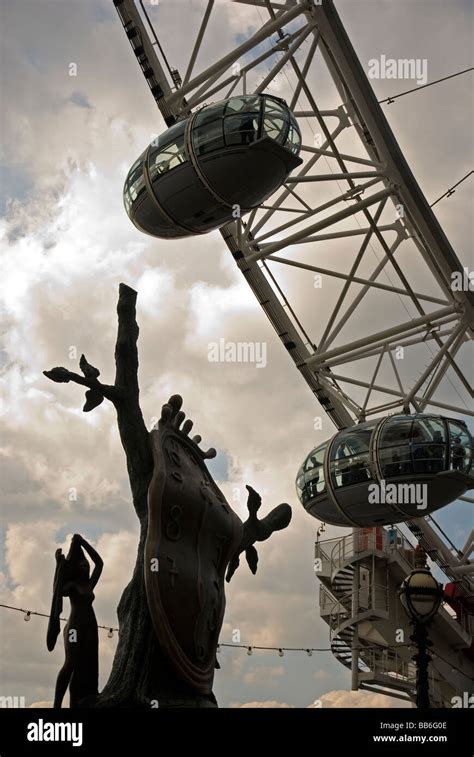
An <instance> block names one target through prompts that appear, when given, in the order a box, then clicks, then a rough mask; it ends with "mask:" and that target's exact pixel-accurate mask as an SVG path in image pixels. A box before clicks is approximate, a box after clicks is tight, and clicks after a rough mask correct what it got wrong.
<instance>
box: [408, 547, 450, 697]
mask: <svg viewBox="0 0 474 757" xmlns="http://www.w3.org/2000/svg"><path fill="white" fill-rule="evenodd" d="M398 594H399V596H400V600H401V603H402V605H403V607H404V608H405V610H406V612H407V614H408V616H409V618H410V620H411V622H412V624H413V626H414V632H413V635H412V636H410V641H413V642H414V643H415V644H416V646H417V650H418V651H417V653H416V654H415V655H414V656H413V658H412V659H413V661H414V662H415V663H416V706H417V707H418V708H419V709H428V708H429V706H430V699H429V685H428V663H429V662H430V661H431V657H430V655H429V654H428V652H427V649H428V648H429V647H432V646H433V643H432V642H431V641H430V640H429V639H428V626H429V624H430V621H431V620H432V618H433V617H434V616H435V615H436V613H437V612H438V610H439V606H440V604H441V599H442V597H443V587H442V585H441V584H439V583H438V582H437V580H436V579H435V578H434V577H433V576H432V575H431V573H430V571H429V568H428V567H427V565H426V553H425V551H424V550H422V549H421V548H420V547H417V549H416V551H415V568H414V570H412V572H411V573H410V574H409V575H408V576H407V577H406V578H405V580H404V582H403V583H402V585H401V586H400V588H399V590H398Z"/></svg>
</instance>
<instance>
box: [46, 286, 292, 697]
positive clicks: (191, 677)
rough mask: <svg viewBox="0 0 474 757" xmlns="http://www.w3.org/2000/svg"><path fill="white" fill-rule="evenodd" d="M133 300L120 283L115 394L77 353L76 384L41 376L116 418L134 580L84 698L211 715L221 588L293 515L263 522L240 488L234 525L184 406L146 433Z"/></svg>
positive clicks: (58, 371) (59, 374)
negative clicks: (74, 388)
mask: <svg viewBox="0 0 474 757" xmlns="http://www.w3.org/2000/svg"><path fill="white" fill-rule="evenodd" d="M136 296H137V295H136V292H134V291H133V289H130V287H127V286H125V285H124V284H121V285H120V296H119V303H118V307H117V312H118V320H119V325H118V335H117V342H116V348H115V362H116V376H115V382H114V384H112V385H107V384H103V383H102V382H100V381H99V378H98V377H99V375H100V372H99V370H98V369H97V368H95V367H94V366H92V365H90V364H89V363H88V362H87V360H86V359H85V357H84V356H81V360H80V363H79V366H80V368H81V370H82V373H83V376H81V375H80V374H76V373H73V372H71V371H69V370H68V369H66V368H62V367H58V368H53V369H52V370H51V371H45V372H44V373H45V375H46V376H47V377H48V378H49V379H51V380H52V381H56V382H60V383H67V382H69V381H72V382H74V383H77V384H80V385H82V386H85V387H86V388H87V391H86V402H85V405H84V407H83V410H84V412H89V411H90V410H93V409H94V408H95V407H97V406H98V405H100V404H101V403H102V402H103V400H104V398H105V399H108V400H109V401H111V402H112V403H113V404H114V406H115V409H116V412H117V423H118V427H119V432H120V438H121V441H122V445H123V448H124V450H125V454H126V459H127V469H128V474H129V479H130V486H131V490H132V496H133V504H134V507H135V510H136V513H137V516H138V518H139V520H140V526H141V530H140V541H139V546H138V554H137V562H136V566H135V570H134V573H133V576H132V579H131V581H130V583H129V584H128V586H127V587H126V588H125V590H124V592H123V595H122V598H121V600H120V603H119V606H118V609H117V614H118V618H119V627H120V631H119V642H118V646H117V650H116V653H115V658H114V663H113V666H112V672H111V674H110V677H109V680H108V682H107V684H106V686H105V688H104V690H103V691H102V692H101V693H100V694H99V695H97V696H95V697H88V698H87V699H86V700H83V702H82V704H81V706H92V707H147V706H148V707H149V706H150V705H151V706H155V707H156V706H159V707H215V706H217V703H216V700H215V697H214V694H213V692H212V683H213V677H214V669H215V667H218V664H217V661H216V649H217V642H218V638H219V632H220V629H221V626H222V620H223V616H224V608H225V594H224V577H225V575H226V570H227V576H226V578H227V580H228V581H229V580H230V578H231V576H232V575H233V573H234V571H235V570H236V568H237V566H238V564H239V557H238V556H239V554H240V553H241V552H242V551H245V553H246V556H247V561H248V563H249V566H250V568H251V570H252V572H253V573H255V571H256V567H257V554H256V550H255V547H254V546H253V544H254V542H255V541H263V540H264V539H267V538H268V537H269V536H270V535H271V533H273V532H274V531H276V530H279V529H282V528H285V526H287V525H288V523H289V522H290V519H291V508H290V506H289V505H287V504H282V505H279V506H278V507H277V508H275V509H274V510H273V511H272V512H271V513H270V514H269V515H268V516H267V517H266V518H264V519H262V520H261V521H259V520H258V518H257V510H258V508H259V506H260V498H259V495H258V494H257V493H256V492H254V490H252V489H250V487H247V488H248V490H249V503H248V507H249V518H248V520H247V521H246V523H245V524H242V522H241V520H240V518H238V516H237V515H236V514H235V513H234V512H233V511H232V509H231V507H230V505H229V504H228V502H227V501H226V500H225V497H224V495H223V494H222V492H221V491H220V490H219V488H218V487H217V485H216V483H215V482H214V480H213V478H212V476H211V474H210V472H209V470H208V469H207V467H206V464H205V460H206V459H209V458H211V457H214V456H215V454H216V452H215V450H213V449H210V450H208V451H207V452H204V451H203V450H201V449H200V447H199V443H200V441H201V437H199V436H194V437H193V438H192V439H191V438H189V432H190V430H191V428H192V422H191V421H190V420H185V414H184V412H183V411H182V410H181V405H182V399H181V397H180V396H179V395H173V396H172V397H171V398H170V399H169V401H168V402H167V403H166V404H165V405H163V408H162V411H161V418H160V421H159V422H158V424H157V426H156V427H155V428H154V429H153V430H152V431H151V432H148V430H147V429H146V426H145V423H144V421H143V416H142V412H141V408H140V405H139V401H138V398H139V388H138V376H137V373H138V352H137V346H136V343H137V339H138V325H137V323H136V318H135V302H136Z"/></svg>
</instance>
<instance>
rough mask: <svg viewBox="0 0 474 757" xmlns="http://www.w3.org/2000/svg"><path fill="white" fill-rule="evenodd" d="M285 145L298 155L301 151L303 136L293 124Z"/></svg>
mask: <svg viewBox="0 0 474 757" xmlns="http://www.w3.org/2000/svg"><path fill="white" fill-rule="evenodd" d="M285 147H286V148H287V149H288V150H290V151H291V152H292V153H294V154H295V155H297V154H298V153H299V151H300V147H301V136H300V133H299V131H297V129H295V127H294V126H293V125H291V126H290V129H289V132H288V137H287V140H286V143H285Z"/></svg>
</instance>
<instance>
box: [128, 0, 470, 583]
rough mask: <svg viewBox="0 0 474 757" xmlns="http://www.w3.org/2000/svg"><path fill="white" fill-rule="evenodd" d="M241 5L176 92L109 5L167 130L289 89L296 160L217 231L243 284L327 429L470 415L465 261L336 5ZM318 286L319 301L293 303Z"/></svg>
mask: <svg viewBox="0 0 474 757" xmlns="http://www.w3.org/2000/svg"><path fill="white" fill-rule="evenodd" d="M235 1H236V5H240V6H242V5H248V6H253V9H254V12H255V14H256V15H255V25H254V27H253V32H252V34H251V36H249V38H248V39H246V40H245V41H244V42H242V43H241V44H239V45H238V46H236V47H235V48H234V49H232V50H231V51H230V52H228V53H227V54H224V55H223V56H222V57H221V58H220V59H219V60H217V61H216V62H214V63H213V64H212V65H210V66H208V67H207V68H205V69H204V70H202V71H201V72H200V73H195V70H196V63H197V61H198V59H199V53H200V51H202V50H203V49H204V47H205V46H206V44H207V46H208V49H209V45H211V46H212V45H213V44H214V43H213V41H212V33H211V31H210V30H211V27H212V20H213V14H215V13H216V12H217V8H216V7H215V4H214V0H208V2H207V6H206V5H205V4H203V17H202V23H201V26H200V28H199V30H198V32H197V36H196V41H195V44H194V46H193V48H192V50H191V52H190V55H189V59H188V61H187V64H186V65H185V67H184V68H183V70H184V71H185V73H184V77H183V79H182V80H181V78H180V76H179V74H178V73H177V71H171V77H170V78H171V81H169V79H168V78H167V76H166V74H165V72H164V68H163V65H162V62H161V59H160V57H159V56H158V55H157V52H156V48H157V46H158V43H157V40H156V37H155V40H156V42H152V41H151V38H150V35H149V33H148V31H147V28H146V23H145V21H146V20H147V19H143V18H142V17H141V16H140V14H139V12H138V10H137V8H136V7H135V3H134V0H114V4H115V5H116V7H117V10H118V12H119V15H120V18H121V20H122V23H123V25H124V27H125V30H126V32H127V36H128V37H129V40H130V43H131V45H132V48H133V50H134V52H135V55H136V56H137V59H138V62H139V64H140V67H141V69H142V71H143V73H144V75H145V78H146V79H147V81H148V84H149V86H150V89H151V91H152V94H153V96H154V98H155V100H156V103H157V105H158V107H159V109H160V111H161V113H162V115H163V117H164V119H165V122H166V123H167V124H168V125H171V124H172V123H173V122H174V121H175V120H176V119H180V118H183V117H185V116H186V115H188V114H189V113H190V112H192V111H193V110H194V109H196V108H199V107H202V106H203V105H204V104H209V103H210V102H213V101H217V100H219V99H223V98H226V97H229V96H230V95H236V94H240V93H243V94H248V93H252V92H262V91H264V90H265V91H270V92H272V91H274V90H272V87H273V86H275V83H276V82H278V80H280V84H279V87H280V89H277V91H276V92H275V94H279V91H280V90H281V80H282V79H284V82H283V88H284V92H283V94H284V96H285V99H286V100H287V102H288V103H289V105H290V107H291V109H292V110H293V112H294V114H295V116H296V117H297V118H298V121H299V124H300V126H301V131H302V134H303V146H302V152H301V157H303V158H304V163H303V164H302V166H301V167H300V168H299V170H298V173H295V174H294V175H292V176H291V177H290V178H289V179H288V180H287V182H286V183H285V185H284V186H283V187H282V188H281V189H280V190H279V191H278V192H276V193H275V195H274V196H273V197H271V198H270V200H269V201H267V203H266V204H264V205H262V206H260V207H259V208H255V209H254V210H252V211H251V212H250V214H249V215H248V216H246V217H245V218H242V219H237V220H236V221H235V222H232V223H229V224H227V225H226V226H224V227H223V228H222V229H221V234H222V236H223V239H224V241H225V243H226V244H227V246H228V248H229V250H230V252H231V253H232V255H233V257H234V259H235V261H236V264H237V266H238V268H239V269H240V271H241V272H242V275H243V276H244V278H245V279H246V281H247V282H248V284H249V286H250V288H251V289H252V291H253V292H254V294H255V296H256V298H257V299H258V301H259V303H260V305H261V307H262V309H263V310H264V312H265V313H266V315H267V317H268V319H269V320H270V322H271V323H272V325H273V327H274V329H275V330H276V332H277V334H278V336H279V338H280V340H281V341H282V342H283V345H284V346H285V348H286V350H287V351H288V354H289V355H290V357H291V359H292V360H293V362H294V363H295V365H296V367H297V369H298V371H299V372H300V373H301V375H302V377H303V378H304V380H305V381H306V383H307V384H308V385H309V387H310V388H311V391H312V392H313V393H314V395H315V396H316V398H317V399H318V401H319V403H320V404H321V406H322V407H323V409H324V410H325V412H326V413H327V415H328V416H329V417H330V418H331V420H332V421H333V422H334V424H335V425H336V427H337V428H339V429H341V428H345V427H347V426H350V425H353V424H354V423H357V422H361V421H363V420H365V419H366V418H368V417H370V416H373V415H377V416H378V415H383V414H388V413H394V412H403V411H404V412H411V411H413V410H415V411H427V410H429V409H434V411H438V410H439V411H448V412H449V413H455V414H460V415H461V416H468V415H469V416H472V415H474V411H473V409H472V398H473V396H474V392H473V389H472V386H471V382H470V380H469V378H470V377H469V376H468V375H466V372H469V371H470V370H471V369H470V366H471V362H470V360H469V354H468V352H467V351H468V349H469V345H470V343H471V340H472V336H473V330H474V293H473V292H472V291H470V290H469V287H468V286H466V287H465V288H464V289H457V288H456V287H454V286H453V274H454V275H459V274H462V272H463V268H462V265H461V263H460V261H459V259H458V257H457V256H456V254H455V252H454V250H453V249H452V247H451V245H450V243H449V241H448V240H447V238H446V236H445V234H444V232H443V231H442V229H441V227H440V225H439V223H438V221H437V219H436V217H435V215H434V213H433V211H432V210H431V208H430V206H429V205H428V203H427V201H426V199H425V197H424V195H423V193H422V191H421V189H420V187H419V186H418V184H417V182H416V180H415V178H414V177H413V174H412V173H411V171H410V168H409V167H408V165H407V163H406V160H405V158H404V156H403V153H402V151H401V150H400V148H399V146H398V144H397V142H396V140H395V137H394V135H393V133H392V131H391V129H390V127H389V125H388V122H387V120H386V118H385V116H384V113H383V112H382V109H381V107H380V105H379V104H378V102H377V100H376V97H375V95H374V92H373V91H372V88H371V86H370V84H369V82H368V79H367V77H366V75H365V72H364V70H363V68H362V66H361V64H360V62H359V60H358V58H357V55H356V53H355V51H354V49H353V47H352V44H351V42H350V40H349V38H348V36H347V33H346V31H345V29H344V27H343V25H342V23H341V20H340V18H339V16H338V14H337V12H336V10H335V7H334V4H333V2H332V0H322V3H321V4H316V3H315V2H313V1H312V0H287V2H281V1H280V2H272V1H271V0H235ZM140 3H142V0H140ZM151 32H152V36H154V31H153V30H151ZM165 63H166V65H167V62H166V61H165ZM168 68H169V67H168ZM323 69H324V73H322V72H323ZM319 77H321V80H323V79H324V81H325V82H326V79H327V81H328V82H330V83H331V90H330V92H331V94H330V96H329V95H327V97H326V98H323V97H321V98H320V97H319V95H318V89H319V87H318V82H319V80H320V79H319ZM328 91H329V90H328ZM326 94H327V92H326ZM323 100H324V102H323ZM323 106H324V107H323ZM321 164H323V165H324V166H326V168H324V169H323V168H321ZM329 253H330V254H329ZM277 277H279V279H277ZM304 277H306V278H304ZM315 277H321V278H320V279H318V281H319V280H320V281H321V282H322V283H323V285H322V287H321V301H320V302H318V301H317V300H316V301H314V300H313V304H312V307H311V306H308V304H306V306H305V307H303V306H302V301H303V300H304V296H303V294H304V293H308V291H309V290H310V289H311V288H313V290H314V286H315V284H313V282H315V281H316V278H315ZM415 281H416V282H417V283H416V284H415ZM305 282H306V283H305ZM323 293H324V295H323ZM381 296H383V300H381V299H380V297H381ZM306 299H308V298H307V297H306ZM301 309H303V310H304V316H303V314H302V313H301V312H299V311H300V310H301ZM382 316H383V317H382ZM377 319H380V320H381V321H382V322H381V323H380V324H378V323H377ZM303 321H304V324H305V325H303ZM400 356H403V359H400ZM349 366H350V367H349ZM407 366H409V370H407ZM446 389H448V390H449V396H448V397H446ZM443 392H444V394H443ZM453 395H456V396H457V397H458V398H459V402H457V401H456V404H453V403H452V401H451V397H452V396H453ZM407 525H409V527H410V528H411V530H412V531H413V533H414V534H415V535H416V536H417V538H418V539H419V540H420V542H421V543H422V544H423V545H424V547H425V548H426V549H427V551H428V553H429V555H430V557H431V558H432V559H433V560H434V561H435V562H437V563H438V565H439V566H440V567H442V569H443V570H444V572H445V573H446V574H447V575H448V576H450V577H451V578H452V579H454V580H457V581H458V582H460V586H462V587H464V590H465V591H466V593H469V592H471V593H472V574H471V572H470V571H471V568H470V567H469V559H468V557H469V555H468V554H467V553H465V554H463V553H462V552H460V551H456V550H452V549H451V548H448V547H447V546H446V544H445V543H444V542H443V541H442V540H441V539H440V538H439V536H438V535H437V534H436V533H435V531H434V529H433V527H432V526H431V525H430V524H429V522H428V521H427V520H426V519H419V520H418V521H415V522H412V523H411V524H407Z"/></svg>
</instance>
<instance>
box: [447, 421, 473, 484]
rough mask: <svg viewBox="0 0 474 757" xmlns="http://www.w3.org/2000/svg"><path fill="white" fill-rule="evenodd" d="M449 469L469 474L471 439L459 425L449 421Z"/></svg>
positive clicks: (466, 431) (464, 428) (463, 427)
mask: <svg viewBox="0 0 474 757" xmlns="http://www.w3.org/2000/svg"><path fill="white" fill-rule="evenodd" d="M449 448H450V450H449V452H450V454H449V456H450V468H451V469H452V470H459V471H462V472H463V473H469V471H470V469H471V465H472V438H471V435H470V434H469V432H468V430H467V429H466V427H465V426H463V425H462V424H461V423H456V421H449Z"/></svg>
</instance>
